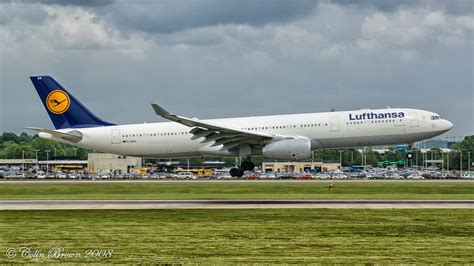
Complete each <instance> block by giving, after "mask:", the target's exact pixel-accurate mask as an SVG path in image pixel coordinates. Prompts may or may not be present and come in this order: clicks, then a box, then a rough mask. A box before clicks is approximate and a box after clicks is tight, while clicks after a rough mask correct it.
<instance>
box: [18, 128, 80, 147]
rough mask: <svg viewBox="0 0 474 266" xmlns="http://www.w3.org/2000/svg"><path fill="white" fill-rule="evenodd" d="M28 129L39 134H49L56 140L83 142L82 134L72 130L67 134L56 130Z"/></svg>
mask: <svg viewBox="0 0 474 266" xmlns="http://www.w3.org/2000/svg"><path fill="white" fill-rule="evenodd" d="M27 129H31V130H34V131H38V132H43V133H48V134H51V135H52V136H53V137H55V138H60V139H63V140H67V141H69V142H73V143H78V142H79V141H81V140H82V133H81V132H79V131H77V130H72V131H69V132H67V133H64V132H59V131H55V130H50V129H45V128H38V127H27Z"/></svg>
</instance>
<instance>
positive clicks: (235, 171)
mask: <svg viewBox="0 0 474 266" xmlns="http://www.w3.org/2000/svg"><path fill="white" fill-rule="evenodd" d="M229 174H230V176H232V177H242V176H243V175H244V170H242V169H241V168H237V167H234V168H232V169H230V171H229Z"/></svg>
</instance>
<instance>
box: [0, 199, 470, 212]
mask: <svg viewBox="0 0 474 266" xmlns="http://www.w3.org/2000/svg"><path fill="white" fill-rule="evenodd" d="M275 208H280V209H297V208H310V209H321V208H330V209H446V208H459V209H472V208H474V200H0V210H99V209H102V210H103V209H109V210H135V209H275Z"/></svg>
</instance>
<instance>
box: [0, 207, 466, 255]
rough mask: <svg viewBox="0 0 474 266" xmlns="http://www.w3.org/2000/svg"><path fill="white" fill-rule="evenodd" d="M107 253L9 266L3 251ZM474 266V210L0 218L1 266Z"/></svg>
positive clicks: (25, 214)
mask: <svg viewBox="0 0 474 266" xmlns="http://www.w3.org/2000/svg"><path fill="white" fill-rule="evenodd" d="M19 247H29V248H32V249H33V250H35V249H37V250H40V251H42V252H47V251H48V250H49V249H50V248H52V247H62V248H64V250H65V251H66V252H80V253H82V252H84V251H85V250H87V249H113V255H112V257H111V258H109V259H86V258H83V257H82V258H77V259H66V258H63V259H48V258H39V259H28V258H21V256H17V257H16V258H15V259H8V258H7V257H6V256H5V251H6V250H7V249H8V248H16V249H18V248H19ZM24 262H30V263H31V262H37V263H47V262H61V263H67V262H74V263H84V262H96V263H138V262H141V263H183V264H191V263H197V264H224V263H226V264H231V263H234V264H237V263H380V264H387V263H390V264H394V263H405V264H406V263H436V264H443V263H465V264H472V263H474V210H469V209H467V210H464V209H435V210H426V209H423V210H422V209H419V210H360V209H332V210H329V209H267V210H261V209H258V210H126V211H125V210H88V211H1V212H0V264H6V263H24Z"/></svg>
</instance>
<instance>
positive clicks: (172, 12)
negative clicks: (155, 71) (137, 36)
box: [99, 0, 317, 33]
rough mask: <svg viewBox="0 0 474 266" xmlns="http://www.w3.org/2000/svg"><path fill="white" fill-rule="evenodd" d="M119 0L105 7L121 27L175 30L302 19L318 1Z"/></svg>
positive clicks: (160, 30) (170, 31) (167, 31)
mask: <svg viewBox="0 0 474 266" xmlns="http://www.w3.org/2000/svg"><path fill="white" fill-rule="evenodd" d="M143 3H144V2H142V1H117V2H115V4H114V5H112V6H108V7H107V8H103V9H101V10H100V11H99V12H101V13H102V14H103V15H105V16H106V17H108V18H109V19H110V20H112V21H114V22H115V23H116V24H117V25H119V26H120V27H126V28H131V29H138V30H141V31H145V32H152V33H172V32H177V31H182V30H186V29H190V28H198V27H205V26H215V25H220V24H248V25H263V24H267V23H272V22H286V21H290V20H293V19H299V18H301V17H304V16H306V15H308V14H310V13H311V12H312V10H313V9H314V8H315V6H316V3H317V1H314V0H299V1H286V0H272V1H266V0H240V1H237V0H201V1H169V0H166V1H150V2H146V5H144V4H143Z"/></svg>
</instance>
